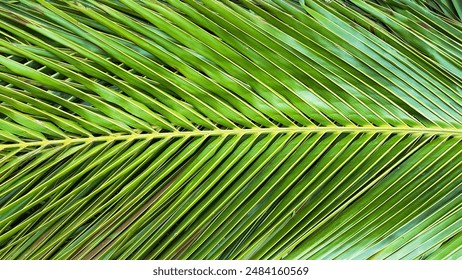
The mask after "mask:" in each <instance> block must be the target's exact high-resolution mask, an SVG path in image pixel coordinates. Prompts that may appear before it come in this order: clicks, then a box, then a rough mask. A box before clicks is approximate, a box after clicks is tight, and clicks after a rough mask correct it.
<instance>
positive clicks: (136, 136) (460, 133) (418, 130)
mask: <svg viewBox="0 0 462 280" xmlns="http://www.w3.org/2000/svg"><path fill="white" fill-rule="evenodd" d="M277 133H374V134H377V133H387V134H392V133H400V134H403V133H404V134H414V135H415V134H421V135H446V136H453V137H458V138H459V137H460V138H462V129H456V128H429V127H373V126H371V127H356V126H344V127H315V126H312V127H268V128H245V129H217V130H195V131H176V132H153V133H132V134H120V133H115V134H112V135H104V136H95V137H82V138H67V139H58V140H41V141H32V142H21V143H13V144H0V150H4V149H8V148H26V147H33V146H48V145H69V144H79V143H93V142H112V141H130V140H131V141H133V140H151V139H166V138H181V137H201V136H229V135H246V134H277Z"/></svg>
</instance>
